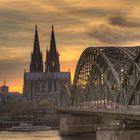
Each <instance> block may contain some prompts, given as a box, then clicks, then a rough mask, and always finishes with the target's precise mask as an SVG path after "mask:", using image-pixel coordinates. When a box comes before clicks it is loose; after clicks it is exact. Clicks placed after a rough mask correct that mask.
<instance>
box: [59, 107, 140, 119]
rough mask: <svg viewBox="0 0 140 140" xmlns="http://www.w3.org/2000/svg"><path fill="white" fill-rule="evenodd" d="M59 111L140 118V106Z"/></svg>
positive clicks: (62, 109)
mask: <svg viewBox="0 0 140 140" xmlns="http://www.w3.org/2000/svg"><path fill="white" fill-rule="evenodd" d="M57 110H58V111H60V112H62V113H63V112H64V113H68V114H69V113H73V114H83V115H116V116H125V117H127V118H130V119H138V120H140V108H111V109H110V108H58V109H57Z"/></svg>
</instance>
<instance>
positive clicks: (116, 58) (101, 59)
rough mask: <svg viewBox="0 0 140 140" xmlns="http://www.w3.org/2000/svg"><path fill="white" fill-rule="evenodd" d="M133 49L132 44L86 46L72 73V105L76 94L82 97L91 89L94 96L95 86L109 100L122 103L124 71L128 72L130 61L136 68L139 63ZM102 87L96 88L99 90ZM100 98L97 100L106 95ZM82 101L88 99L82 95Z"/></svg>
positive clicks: (76, 97) (77, 98)
mask: <svg viewBox="0 0 140 140" xmlns="http://www.w3.org/2000/svg"><path fill="white" fill-rule="evenodd" d="M136 49H137V48H136V47H135V48H131V49H130V48H118V47H107V48H103V47H100V48H98V47H89V48H87V49H85V50H84V52H83V53H82V54H81V56H80V59H79V61H78V63H77V67H76V71H75V75H74V81H73V88H72V101H73V104H75V105H76V104H78V102H79V96H83V95H84V97H86V96H89V94H91V92H92V96H93V95H95V89H96V88H97V86H98V88H100V89H101V87H103V89H105V90H106V95H107V98H108V97H109V100H110V101H112V102H115V103H116V102H119V103H121V104H124V100H123V99H121V100H120V98H122V95H121V94H122V92H123V93H124V91H125V92H126V89H125V87H124V86H123V85H124V83H125V81H126V80H125V79H126V78H125V77H127V76H126V74H127V73H128V71H131V70H130V66H131V65H132V64H134V65H135V67H136V68H137V69H139V65H138V64H137V62H136V57H138V55H137V54H136V51H135V50H136ZM137 51H138V50H137ZM97 76H98V78H97ZM99 81H100V82H99ZM138 83H139V82H138ZM93 84H94V86H93ZM95 84H96V85H95ZM103 89H102V90H99V92H103V91H104V90H103ZM79 94H80V95H79ZM131 94H132V93H131ZM85 95H86V96H85ZM120 95H121V96H120ZM97 96H98V94H97V95H96V97H97ZM103 97H104V98H101V100H106V97H105V96H103ZM110 97H112V98H110ZM94 99H95V98H94ZM94 99H92V100H94ZM84 100H87V101H88V98H87V97H86V98H85V99H84ZM82 101H83V100H82Z"/></svg>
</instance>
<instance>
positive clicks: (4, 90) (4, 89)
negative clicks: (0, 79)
mask: <svg viewBox="0 0 140 140" xmlns="http://www.w3.org/2000/svg"><path fill="white" fill-rule="evenodd" d="M0 92H1V93H2V94H7V93H9V87H8V86H6V85H5V80H4V84H3V86H1V87H0Z"/></svg>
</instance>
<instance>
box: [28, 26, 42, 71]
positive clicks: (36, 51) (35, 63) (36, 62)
mask: <svg viewBox="0 0 140 140" xmlns="http://www.w3.org/2000/svg"><path fill="white" fill-rule="evenodd" d="M30 72H43V61H42V52H41V51H40V45H39V37H38V31H37V25H36V26H35V37H34V48H33V52H32V53H31V63H30Z"/></svg>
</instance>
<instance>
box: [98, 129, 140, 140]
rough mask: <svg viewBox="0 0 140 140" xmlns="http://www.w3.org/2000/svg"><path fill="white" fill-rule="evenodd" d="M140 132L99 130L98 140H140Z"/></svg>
mask: <svg viewBox="0 0 140 140" xmlns="http://www.w3.org/2000/svg"><path fill="white" fill-rule="evenodd" d="M139 139H140V130H111V131H108V130H99V131H97V132H96V140H139Z"/></svg>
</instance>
